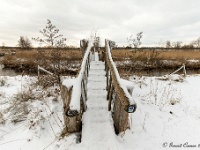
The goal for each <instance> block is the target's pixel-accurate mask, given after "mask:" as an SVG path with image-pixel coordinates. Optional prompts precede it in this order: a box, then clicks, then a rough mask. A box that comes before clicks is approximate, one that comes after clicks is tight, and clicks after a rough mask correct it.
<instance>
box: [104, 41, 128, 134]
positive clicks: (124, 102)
mask: <svg viewBox="0 0 200 150" xmlns="http://www.w3.org/2000/svg"><path fill="white" fill-rule="evenodd" d="M105 49H106V51H105V70H106V77H107V80H106V82H107V84H106V89H107V90H108V94H107V99H108V100H109V103H108V110H109V111H110V110H111V101H112V95H114V98H113V100H114V106H113V121H114V126H115V131H116V133H117V134H118V133H120V132H122V131H125V130H126V129H127V128H128V126H129V124H128V113H127V112H126V111H125V107H126V106H128V105H129V100H128V98H127V96H126V94H125V92H124V91H123V89H122V88H121V86H120V83H119V81H118V79H117V75H116V72H115V68H114V66H113V65H112V63H111V61H112V60H110V59H112V58H110V57H109V55H111V53H110V51H109V50H108V44H107V41H106V43H105ZM109 78H110V79H109ZM110 84H111V85H110Z"/></svg>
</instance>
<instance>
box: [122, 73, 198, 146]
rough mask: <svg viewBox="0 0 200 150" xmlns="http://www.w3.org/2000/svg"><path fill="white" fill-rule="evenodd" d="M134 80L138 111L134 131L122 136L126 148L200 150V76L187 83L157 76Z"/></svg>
mask: <svg viewBox="0 0 200 150" xmlns="http://www.w3.org/2000/svg"><path fill="white" fill-rule="evenodd" d="M130 80H131V81H133V84H134V87H135V88H134V90H133V97H134V98H135V100H136V102H137V105H138V108H137V111H136V112H135V113H134V114H132V117H131V119H130V120H131V121H132V129H131V130H127V131H126V134H125V135H124V134H121V136H119V139H120V140H121V141H122V142H123V144H124V146H125V147H126V149H130V150H131V149H137V150H160V149H200V92H199V91H200V89H199V83H200V76H199V75H196V76H195V75H193V76H187V77H186V78H185V79H184V80H183V82H176V81H169V80H168V81H162V80H158V79H157V78H155V77H145V78H142V79H138V77H131V78H130ZM189 146H196V148H189ZM177 147H178V148H177Z"/></svg>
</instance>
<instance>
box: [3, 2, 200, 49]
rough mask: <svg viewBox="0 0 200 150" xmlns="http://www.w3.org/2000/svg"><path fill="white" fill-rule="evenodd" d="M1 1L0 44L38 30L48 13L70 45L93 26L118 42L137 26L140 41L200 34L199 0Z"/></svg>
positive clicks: (122, 42) (186, 38) (186, 39)
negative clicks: (140, 34)
mask: <svg viewBox="0 0 200 150" xmlns="http://www.w3.org/2000/svg"><path fill="white" fill-rule="evenodd" d="M0 5H1V8H2V9H1V10H0V17H1V22H0V45H1V43H3V42H5V43H6V44H7V45H12V46H15V45H16V43H17V40H18V38H19V36H20V35H24V36H27V37H29V38H31V37H37V36H40V34H39V32H38V31H39V29H42V28H44V27H45V25H46V20H47V19H50V20H51V21H52V23H53V24H55V25H56V26H57V27H58V28H59V29H60V32H61V33H62V34H63V35H64V36H65V37H66V38H67V39H68V40H67V42H68V44H69V45H71V44H75V45H78V44H79V40H80V39H81V38H88V37H89V36H90V34H91V32H94V31H97V32H98V34H99V35H101V37H102V39H103V38H109V39H113V40H115V41H116V42H118V44H119V45H126V44H127V41H126V38H127V37H128V36H130V35H131V34H133V35H136V34H137V33H138V32H140V31H143V32H144V36H143V38H142V42H143V44H144V45H152V44H155V43H158V42H159V41H166V40H182V41H184V42H190V41H191V40H193V39H196V38H197V37H199V36H200V35H199V32H200V28H199V27H200V23H199V18H200V9H199V8H198V6H199V5H200V1H199V0H184V1H183V0H84V1H83V0H67V1H66V0H56V1H55V0H42V1H41V0H29V1H27V0H1V2H0ZM102 41H103V40H102Z"/></svg>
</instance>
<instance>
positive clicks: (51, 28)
mask: <svg viewBox="0 0 200 150" xmlns="http://www.w3.org/2000/svg"><path fill="white" fill-rule="evenodd" d="M39 32H40V33H41V34H42V36H43V38H40V37H37V38H32V39H33V40H34V41H36V42H39V44H40V45H45V46H47V47H50V48H51V50H50V57H51V58H50V61H51V63H50V64H49V63H47V62H45V60H44V61H42V62H43V63H44V64H45V65H48V67H51V66H53V68H52V69H53V73H54V75H56V76H57V81H58V82H59V83H60V74H61V48H64V47H66V44H65V42H66V40H67V39H66V38H63V35H62V34H59V29H58V28H56V26H55V25H53V24H52V23H51V21H50V20H49V19H48V20H47V25H46V26H45V28H44V29H42V30H40V31H39ZM40 54H41V53H40ZM40 54H39V55H40ZM44 55H45V54H41V55H40V57H41V56H44ZM43 59H45V57H43Z"/></svg>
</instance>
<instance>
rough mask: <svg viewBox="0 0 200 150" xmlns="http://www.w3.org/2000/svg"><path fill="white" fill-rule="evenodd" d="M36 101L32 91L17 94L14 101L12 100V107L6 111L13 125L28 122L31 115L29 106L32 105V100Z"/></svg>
mask: <svg viewBox="0 0 200 150" xmlns="http://www.w3.org/2000/svg"><path fill="white" fill-rule="evenodd" d="M35 99H37V98H36V97H35V95H34V94H33V93H32V90H31V89H29V90H28V91H24V92H20V93H18V94H16V95H15V97H14V98H13V100H11V104H10V107H9V108H8V109H7V110H6V112H9V116H8V119H9V120H10V121H11V122H13V123H17V122H21V121H24V120H26V118H27V115H28V113H29V110H28V105H29V104H30V100H35Z"/></svg>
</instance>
